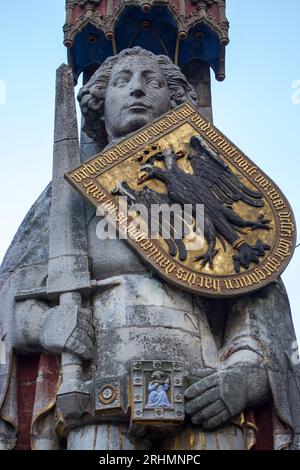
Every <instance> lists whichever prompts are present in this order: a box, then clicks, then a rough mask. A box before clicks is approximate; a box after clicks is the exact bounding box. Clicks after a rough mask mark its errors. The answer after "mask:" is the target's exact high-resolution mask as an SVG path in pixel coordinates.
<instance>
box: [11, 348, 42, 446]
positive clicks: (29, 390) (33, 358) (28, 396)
mask: <svg viewBox="0 0 300 470" xmlns="http://www.w3.org/2000/svg"><path fill="white" fill-rule="evenodd" d="M39 359H40V356H39V354H34V355H33V354H30V355H26V356H18V357H17V383H18V396H17V399H18V421H19V430H18V431H19V432H18V440H17V445H16V447H15V449H16V450H30V449H31V445H30V428H31V419H32V413H33V406H34V400H35V390H36V379H37V375H38V368H39Z"/></svg>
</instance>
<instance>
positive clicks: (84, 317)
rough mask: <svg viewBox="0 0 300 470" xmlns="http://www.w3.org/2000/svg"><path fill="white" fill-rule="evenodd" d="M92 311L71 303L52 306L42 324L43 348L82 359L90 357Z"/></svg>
mask: <svg viewBox="0 0 300 470" xmlns="http://www.w3.org/2000/svg"><path fill="white" fill-rule="evenodd" d="M91 320H92V311H91V310H90V309H89V308H81V307H78V306H72V305H59V306H57V307H54V308H52V309H51V310H50V311H49V314H48V315H47V318H46V320H45V322H44V324H43V326H42V332H41V338H40V341H41V344H42V347H43V349H45V350H46V351H48V352H50V353H52V354H60V353H62V352H69V353H72V354H74V355H75V356H77V357H79V358H80V359H83V360H88V359H91V358H92V355H93V349H94V347H93V343H94V329H93V326H92V324H91Z"/></svg>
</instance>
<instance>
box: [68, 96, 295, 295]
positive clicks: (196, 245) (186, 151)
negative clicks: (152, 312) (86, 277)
mask: <svg viewBox="0 0 300 470" xmlns="http://www.w3.org/2000/svg"><path fill="white" fill-rule="evenodd" d="M65 177H66V179H67V180H68V181H69V182H70V183H71V184H72V185H73V186H74V187H75V188H76V189H77V190H78V191H79V192H80V193H82V194H83V195H84V196H85V197H86V198H87V199H89V201H91V202H92V203H93V204H94V205H95V206H96V207H99V206H100V207H101V208H102V210H103V211H105V213H106V214H107V215H109V218H110V220H111V222H112V223H115V225H116V227H117V229H118V231H119V233H122V234H123V237H124V238H126V240H127V242H128V243H129V244H130V245H131V246H132V247H133V248H134V249H135V250H136V251H137V253H138V254H139V255H140V256H141V257H142V258H143V260H144V261H145V262H147V263H148V264H150V266H151V267H152V268H153V269H154V270H155V271H156V272H157V273H158V274H159V275H160V276H161V277H163V278H164V279H165V280H166V281H167V282H170V283H172V284H175V285H176V286H178V287H180V288H182V289H185V290H188V291H190V292H193V293H197V294H200V295H204V296H213V297H215V296H219V297H227V296H234V295H240V294H242V293H246V292H251V291H255V290H257V289H259V288H261V287H263V286H265V285H267V284H269V283H270V282H272V281H276V279H277V278H278V276H279V275H280V274H281V273H282V271H283V270H284V269H285V267H286V266H287V264H288V263H289V261H290V259H291V257H292V255H293V251H294V248H295V241H296V227H295V220H294V216H293V213H292V210H291V207H290V205H289V203H288V201H287V199H286V198H285V196H284V195H283V194H282V192H281V191H280V189H279V188H278V187H277V186H276V185H275V183H274V182H273V181H272V180H271V179H270V178H269V177H268V176H267V175H266V174H265V173H263V171H262V170H260V168H259V167H258V166H257V165H255V164H254V163H253V162H252V161H251V160H250V159H249V158H248V157H246V155H244V154H243V153H242V152H241V150H239V149H238V148H237V147H236V146H235V145H234V144H233V143H232V142H231V141H230V140H229V139H227V138H226V137H225V136H224V135H223V134H222V133H221V132H220V131H219V130H218V129H217V128H216V127H215V126H213V125H212V124H211V123H210V122H209V121H207V120H206V119H205V118H204V117H203V116H202V115H201V114H200V113H199V111H198V110H197V109H196V108H195V107H194V106H193V105H191V104H190V103H185V104H183V105H181V106H179V107H178V108H176V109H174V110H172V111H170V112H168V113H167V114H165V115H164V116H162V117H161V118H159V119H157V120H156V121H154V122H153V123H151V124H149V125H147V126H145V127H143V128H142V129H140V130H139V131H137V132H136V133H134V134H132V135H131V136H130V137H129V138H126V139H124V140H122V141H121V142H119V143H118V144H117V145H114V146H112V147H110V148H108V149H106V150H105V151H103V152H101V153H100V154H98V155H96V156H94V157H93V158H92V159H91V160H90V161H89V162H87V163H85V164H82V165H81V166H80V167H78V168H76V169H74V170H73V171H70V172H68V173H67V174H66V175H65ZM124 196H126V199H124ZM120 199H121V203H120ZM136 204H139V205H143V206H144V207H145V208H146V209H147V210H148V212H147V211H146V212H145V213H143V211H141V210H139V209H137V208H136V207H137V206H136ZM163 204H165V205H166V206H170V205H173V204H175V205H176V207H177V208H178V207H179V208H181V209H184V207H185V206H187V207H188V208H190V211H189V213H188V217H187V218H185V215H184V212H182V215H178V214H176V215H175V216H174V215H173V214H172V213H171V215H170V216H169V218H166V216H165V215H164V214H163V213H161V214H160V215H159V221H158V222H157V225H156V232H155V234H154V233H152V234H151V233H150V230H149V221H150V218H149V213H150V212H151V207H152V206H153V205H155V207H156V206H161V205H163ZM128 206H129V207H128ZM196 206H197V207H199V208H201V207H202V208H203V211H202V212H201V210H200V211H199V213H200V214H202V225H201V224H200V223H199V221H198V220H197V217H196V212H195V207H196ZM155 210H156V212H155V214H156V215H157V207H156V208H155ZM149 211H150V212H149ZM200 219H201V217H200ZM178 222H179V225H178ZM176 223H177V224H176ZM166 226H167V227H169V229H170V230H166ZM179 226H181V227H183V228H184V230H183V231H182V232H181V233H179V232H180V231H179V230H178V227H179ZM153 235H155V236H153ZM99 243H100V242H99Z"/></svg>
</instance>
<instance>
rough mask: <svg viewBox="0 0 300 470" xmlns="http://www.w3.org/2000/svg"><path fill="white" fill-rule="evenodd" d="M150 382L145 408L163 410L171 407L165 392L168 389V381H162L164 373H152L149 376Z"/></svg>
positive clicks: (167, 379) (166, 379)
mask: <svg viewBox="0 0 300 470" xmlns="http://www.w3.org/2000/svg"><path fill="white" fill-rule="evenodd" d="M151 379H152V380H151V382H150V383H149V385H148V390H149V392H150V393H149V396H148V402H147V406H150V407H153V408H165V407H168V406H172V405H171V403H170V401H169V397H168V395H167V391H168V390H169V387H170V379H169V378H168V377H167V378H165V379H164V373H163V372H161V371H154V372H153V374H152V376H151Z"/></svg>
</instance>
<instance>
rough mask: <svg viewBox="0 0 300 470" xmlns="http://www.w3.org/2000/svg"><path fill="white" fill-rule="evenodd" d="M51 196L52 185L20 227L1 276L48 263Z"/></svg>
mask: <svg viewBox="0 0 300 470" xmlns="http://www.w3.org/2000/svg"><path fill="white" fill-rule="evenodd" d="M51 196H52V184H51V183H49V184H48V186H47V187H46V188H45V189H44V191H43V192H42V193H41V195H40V196H39V197H38V199H37V200H36V201H35V203H34V204H33V206H32V207H31V209H30V210H29V212H28V213H27V214H26V216H25V218H24V220H23V221H22V223H21V225H20V226H19V228H18V230H17V232H16V234H15V236H14V238H13V240H12V242H11V244H10V246H9V248H8V250H7V252H6V254H5V256H4V259H3V262H2V265H1V268H0V275H2V274H4V273H6V272H9V271H15V270H16V269H17V268H21V267H24V266H28V265H32V264H38V263H46V262H47V261H48V257H49V235H50V222H49V219H50V208H51Z"/></svg>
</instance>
